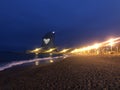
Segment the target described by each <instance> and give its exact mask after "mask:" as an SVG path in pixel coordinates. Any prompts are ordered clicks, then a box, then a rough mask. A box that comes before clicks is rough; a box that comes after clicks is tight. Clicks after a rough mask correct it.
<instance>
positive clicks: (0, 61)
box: [0, 52, 62, 71]
mask: <svg viewBox="0 0 120 90" xmlns="http://www.w3.org/2000/svg"><path fill="white" fill-rule="evenodd" d="M58 57H62V56H61V55H57V56H56V55H53V56H52V57H50V55H49V54H44V55H43V54H40V55H38V56H37V58H36V55H35V54H27V53H18V52H0V71H3V70H5V69H8V68H11V67H13V66H17V65H22V64H27V63H31V62H36V61H40V62H42V63H45V62H46V60H50V59H55V58H58Z"/></svg>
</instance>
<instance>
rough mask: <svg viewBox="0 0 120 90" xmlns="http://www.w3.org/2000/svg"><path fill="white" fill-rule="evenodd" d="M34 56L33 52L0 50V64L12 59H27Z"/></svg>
mask: <svg viewBox="0 0 120 90" xmlns="http://www.w3.org/2000/svg"><path fill="white" fill-rule="evenodd" d="M34 58H35V55H34V54H26V53H11V52H0V64H1V63H7V62H12V61H21V60H29V59H34Z"/></svg>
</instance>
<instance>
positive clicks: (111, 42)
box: [70, 37, 120, 53]
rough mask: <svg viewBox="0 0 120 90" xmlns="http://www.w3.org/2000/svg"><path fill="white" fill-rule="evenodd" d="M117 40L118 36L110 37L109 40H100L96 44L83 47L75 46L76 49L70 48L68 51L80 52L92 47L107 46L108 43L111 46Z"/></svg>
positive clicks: (119, 40) (118, 39)
mask: <svg viewBox="0 0 120 90" xmlns="http://www.w3.org/2000/svg"><path fill="white" fill-rule="evenodd" d="M119 42H120V37H117V38H112V39H109V40H107V41H104V42H101V43H96V44H93V45H90V46H86V47H83V48H76V49H74V50H72V51H71V52H70V53H80V52H84V51H89V50H92V49H98V48H100V47H103V46H108V45H111V46H113V45H114V44H116V43H119Z"/></svg>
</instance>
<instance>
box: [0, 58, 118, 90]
mask: <svg viewBox="0 0 120 90" xmlns="http://www.w3.org/2000/svg"><path fill="white" fill-rule="evenodd" d="M0 90H120V56H75V57H69V58H66V59H64V60H62V61H59V62H55V63H52V64H46V65H43V66H27V67H23V68H20V67H19V68H12V69H8V70H5V71H2V72H0Z"/></svg>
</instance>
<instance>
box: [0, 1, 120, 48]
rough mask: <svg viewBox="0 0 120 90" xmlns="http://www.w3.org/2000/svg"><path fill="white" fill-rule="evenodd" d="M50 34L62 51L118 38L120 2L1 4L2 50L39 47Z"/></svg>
mask: <svg viewBox="0 0 120 90" xmlns="http://www.w3.org/2000/svg"><path fill="white" fill-rule="evenodd" d="M51 30H54V31H56V44H57V45H58V46H61V47H73V46H80V45H83V44H85V43H86V44H87V43H89V42H94V41H100V40H104V39H106V38H108V37H111V36H119V33H120V0H0V50H25V49H31V48H35V47H39V46H40V45H41V37H42V36H43V35H44V34H45V33H46V32H48V31H51Z"/></svg>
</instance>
